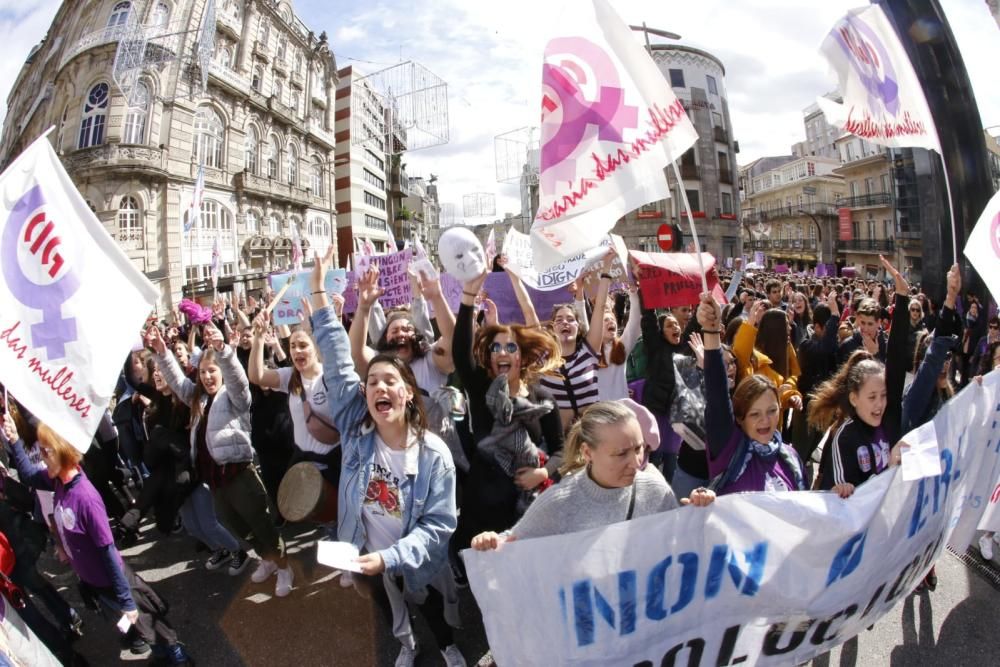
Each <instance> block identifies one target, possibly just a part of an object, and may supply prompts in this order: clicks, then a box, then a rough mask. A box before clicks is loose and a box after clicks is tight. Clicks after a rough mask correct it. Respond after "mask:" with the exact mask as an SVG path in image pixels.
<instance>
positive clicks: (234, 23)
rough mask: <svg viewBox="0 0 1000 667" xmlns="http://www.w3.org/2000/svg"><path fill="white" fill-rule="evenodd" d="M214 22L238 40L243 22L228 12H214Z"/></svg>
mask: <svg viewBox="0 0 1000 667" xmlns="http://www.w3.org/2000/svg"><path fill="white" fill-rule="evenodd" d="M215 20H216V22H217V23H218V24H219V26H220V27H222V28H224V29H225V30H226V32H228V33H229V34H231V35H232V36H233V37H237V38H239V36H240V33H242V32H243V21H241V20H240V19H238V18H236V17H235V16H233V15H232V14H230V13H229V12H226V11H221V12H219V11H217V12H215Z"/></svg>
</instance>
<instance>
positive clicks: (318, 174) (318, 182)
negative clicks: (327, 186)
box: [311, 158, 323, 197]
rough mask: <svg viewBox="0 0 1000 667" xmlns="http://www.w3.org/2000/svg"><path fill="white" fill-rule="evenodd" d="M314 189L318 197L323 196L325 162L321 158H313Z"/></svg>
mask: <svg viewBox="0 0 1000 667" xmlns="http://www.w3.org/2000/svg"><path fill="white" fill-rule="evenodd" d="M311 175H312V191H313V194H314V195H316V196H317V197H322V196H323V163H322V162H320V161H319V158H313V164H312V174H311Z"/></svg>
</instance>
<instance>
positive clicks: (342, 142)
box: [334, 65, 392, 266]
mask: <svg viewBox="0 0 1000 667" xmlns="http://www.w3.org/2000/svg"><path fill="white" fill-rule="evenodd" d="M337 76H338V84H337V92H336V102H335V107H334V109H335V110H334V129H335V135H334V136H335V138H336V140H337V146H336V155H335V165H336V168H335V174H336V180H335V181H334V199H335V206H336V210H337V244H338V245H337V251H338V255H339V261H340V265H341V266H346V265H347V262H348V258H349V257H350V255H351V254H352V253H354V252H357V251H359V250H361V249H362V247H363V243H364V242H365V240H366V239H367V240H370V241H371V242H372V244H373V245H374V247H375V250H376V251H377V252H380V253H381V252H386V251H387V250H389V239H390V227H389V216H390V210H389V209H390V206H391V205H390V194H391V193H390V184H389V176H390V173H391V168H392V165H391V163H390V162H389V160H390V157H389V156H387V154H386V148H387V147H386V139H387V135H386V134H385V117H386V114H385V108H384V106H383V104H382V101H381V97H380V96H379V95H378V94H377V93H376V92H375V91H374V90H371V89H370V88H369V87H368V86H366V85H364V84H363V83H362V84H359V85H355V82H357V81H360V80H362V79H363V78H364V75H363V74H360V73H359V72H357V71H356V70H355V69H354V68H353V67H352V66H350V65H348V66H347V67H344V68H343V69H341V70H340V71H339V72H337ZM355 95H359V96H361V98H362V99H358V100H356V99H354V97H355ZM352 110H353V111H352ZM352 114H354V115H353V116H352ZM355 132H363V133H364V135H365V136H366V137H368V138H367V140H366V141H365V142H364V143H359V142H356V141H354V140H353V137H352V133H355Z"/></svg>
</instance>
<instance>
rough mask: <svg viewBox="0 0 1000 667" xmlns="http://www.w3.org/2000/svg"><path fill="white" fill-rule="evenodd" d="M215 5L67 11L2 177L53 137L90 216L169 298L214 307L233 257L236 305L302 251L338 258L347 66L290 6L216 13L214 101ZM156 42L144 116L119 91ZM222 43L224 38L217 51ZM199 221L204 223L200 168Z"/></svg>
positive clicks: (40, 63)
mask: <svg viewBox="0 0 1000 667" xmlns="http://www.w3.org/2000/svg"><path fill="white" fill-rule="evenodd" d="M205 5H206V0H132V1H131V2H130V1H128V0H92V1H90V2H64V3H63V4H62V6H61V7H60V9H59V11H58V12H57V14H56V17H55V19H54V20H53V22H52V25H51V27H50V28H49V31H48V34H47V35H46V36H45V38H44V39H43V40H42V41H41V42H40V43H39V44H38V46H36V47H35V48H34V50H33V51H32V52H31V54H30V55H29V57H28V59H27V61H26V62H25V64H24V66H23V68H22V70H21V72H20V74H19V76H18V78H17V81H16V82H15V84H14V86H13V90H12V93H11V95H10V97H9V98H8V100H7V103H8V111H7V118H6V121H5V124H4V127H3V135H2V139H0V162H2V163H3V164H7V163H9V162H10V161H11V160H12V159H13V158H14V157H15V156H16V155H17V154H18V153H19V152H20V151H21V150H22V149H23V148H25V147H26V146H27V145H28V144H29V143H31V141H33V140H34V139H35V138H37V137H38V136H40V135H41V134H42V133H44V132H45V131H46V130H47V129H48V128H50V127H54V130H53V131H52V132H51V133H50V134H49V135H48V136H49V139H50V140H51V141H52V143H53V145H54V146H55V148H56V151H57V152H58V153H59V155H60V156H61V157H62V160H63V163H64V165H65V166H66V169H67V170H68V171H69V173H70V175H71V176H72V178H73V180H74V181H75V182H76V184H77V186H78V187H79V189H80V191H81V193H82V194H83V196H84V198H85V199H86V200H87V201H88V203H89V204H90V207H91V209H93V210H94V212H95V213H96V214H97V216H98V218H99V219H100V220H101V221H102V222H103V223H104V225H105V227H106V229H107V230H108V232H109V234H111V235H112V236H113V237H114V238H116V239H117V240H118V241H119V242H120V244H121V245H122V247H123V249H124V250H125V252H126V253H127V254H128V256H129V257H130V258H131V259H132V261H133V262H134V263H135V265H136V266H137V267H138V268H139V269H140V270H142V271H144V272H145V273H146V275H147V276H149V277H150V278H151V279H153V280H155V281H157V282H158V283H159V284H160V286H161V290H162V299H161V309H162V308H167V307H169V306H170V305H171V304H172V303H174V302H176V301H178V300H179V299H180V297H181V294H182V287H183V286H184V285H185V284H187V288H186V293H190V292H191V291H193V292H195V293H196V294H200V295H204V294H206V293H207V292H208V291H209V290H210V287H209V286H208V284H207V280H206V279H207V278H208V275H209V265H210V263H211V259H212V252H213V251H212V249H213V245H214V244H216V243H218V247H219V251H220V255H221V261H222V272H221V278H220V280H219V288H220V290H221V291H228V290H231V289H232V286H233V284H234V283H240V284H243V285H244V286H246V287H248V288H250V289H254V288H257V287H260V286H262V285H263V279H264V278H265V276H266V273H267V272H268V271H272V270H277V269H280V268H284V267H285V266H287V265H288V263H289V262H290V255H291V246H292V241H291V238H292V236H293V229H294V230H296V231H297V232H298V234H299V235H300V236H301V238H302V239H303V245H304V246H306V247H312V248H313V249H316V250H320V251H323V250H325V249H326V247H328V246H329V245H330V244H335V243H336V240H335V237H334V227H335V214H334V205H333V198H332V195H333V175H332V168H333V156H334V149H335V148H336V141H335V139H334V133H333V107H334V104H333V103H334V95H335V91H336V87H337V77H336V66H335V62H334V58H333V55H332V53H331V51H330V48H329V45H328V44H327V42H326V36H325V34H324V35H320V36H318V37H317V36H316V35H315V34H314V33H313V32H312V31H311V30H309V28H308V27H306V26H305V25H304V24H303V23H302V21H301V20H300V19H298V18H297V17H296V15H295V13H294V10H293V8H292V5H291V3H290V2H289V0H280V1H275V0H217V5H216V18H215V21H214V25H210V26H208V31H209V32H214V44H215V52H214V58H213V60H212V62H211V63H210V64H209V65H208V72H207V88H206V89H204V90H202V88H201V79H202V72H201V68H200V66H199V64H198V58H197V57H196V54H197V42H198V38H199V28H200V27H201V26H203V25H204V23H203V21H204V14H205ZM136 23H137V24H139V25H140V26H141V33H139V34H141V35H142V37H143V39H144V45H145V47H144V49H145V50H144V53H143V55H142V58H141V59H142V60H144V61H146V62H147V64H148V63H150V62H153V61H158V62H159V63H160V64H159V65H150V66H145V67H143V68H142V69H141V70H140V71H139V77H138V79H137V82H136V84H135V85H136V88H135V89H134V90H135V94H134V96H133V101H134V105H133V106H131V107H129V106H128V105H127V104H126V101H125V98H124V96H123V95H122V93H121V91H120V90H119V88H118V87H117V86H116V84H115V79H114V76H113V74H114V68H115V54H116V50H117V48H118V45H119V42H120V41H122V40H123V39H126V38H128V37H129V35H134V34H136V33H135V32H133V31H134V30H135V29H136V28H135V24H136ZM211 38H212V37H210V39H211ZM200 168H203V169H204V184H205V186H204V196H203V200H202V204H201V212H200V215H199V216H196V217H197V218H199V222H198V223H197V224H196V225H194V226H193V228H192V229H191V230H190V231H187V232H184V231H183V226H184V224H185V223H186V222H187V220H188V218H189V214H190V212H191V206H192V201H193V200H194V192H195V183H196V180H197V177H198V173H199V169H200Z"/></svg>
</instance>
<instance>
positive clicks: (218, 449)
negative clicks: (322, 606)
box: [147, 324, 292, 597]
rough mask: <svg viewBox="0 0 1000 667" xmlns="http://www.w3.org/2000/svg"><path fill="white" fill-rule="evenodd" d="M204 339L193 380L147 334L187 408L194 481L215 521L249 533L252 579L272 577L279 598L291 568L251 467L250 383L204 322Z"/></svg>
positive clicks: (156, 336)
mask: <svg viewBox="0 0 1000 667" xmlns="http://www.w3.org/2000/svg"><path fill="white" fill-rule="evenodd" d="M202 336H203V338H204V341H205V349H204V350H203V351H202V354H201V359H200V360H199V361H198V381H197V383H195V382H192V381H191V380H189V379H188V378H187V377H185V376H184V373H183V371H181V368H180V366H178V365H177V361H176V360H175V359H174V357H173V355H172V354H170V352H169V351H168V350H167V346H166V343H165V342H164V340H163V338H162V337H161V336H160V332H159V330H158V329H156V328H155V327H151V328H150V329H149V331H148V332H147V340H148V343H149V345H150V347H152V348H153V352H155V353H156V355H157V358H158V362H159V368H160V372H161V373H162V374H163V379H164V380H166V382H167V384H168V385H170V389H171V391H173V392H174V395H175V396H176V397H177V398H178V399H180V401H181V402H183V403H184V404H185V405H187V406H188V407H189V408H190V409H191V422H190V429H191V434H190V443H191V444H190V446H191V461H192V463H193V464H194V467H195V470H196V471H197V474H198V477H199V479H200V480H201V481H202V482H204V483H206V484H207V485H208V488H209V489H210V490H211V492H212V498H213V500H214V505H215V511H216V513H217V514H218V516H219V519H220V521H221V522H222V524H223V525H224V526H226V527H227V528H228V529H229V530H230V532H232V533H233V534H234V535H246V534H247V533H252V534H253V538H252V541H251V543H252V544H253V546H254V549H256V550H257V554H258V555H259V556H260V557H261V561H260V564H259V565H258V566H257V569H256V570H254V573H253V575H251V577H250V578H251V580H252V581H253V582H254V583H257V584H259V583H263V582H264V581H266V580H267V579H268V578H270V576H271V575H272V574H275V573H277V584H276V585H275V588H274V594H275V595H277V596H278V597H284V596H286V595H288V594H289V593H290V592H291V590H292V568H291V567H289V565H288V560H287V558H286V556H285V543H284V541H283V540H282V539H281V536H280V535H279V534H278V529H277V528H276V527H275V525H274V517H273V516H272V515H271V510H270V508H269V504H268V499H267V491H266V490H265V489H264V483H263V482H262V481H261V479H260V476H259V475H258V474H257V470H256V469H255V468H254V467H253V448H252V447H251V446H250V400H251V399H250V382H249V381H248V380H247V376H246V374H245V373H244V372H243V367H242V366H240V363H239V361H238V360H237V359H236V352H235V351H234V350H233V348H232V347H230V346H229V345H226V344H225V340H224V339H223V337H222V332H221V331H219V329H218V328H216V327H215V326H214V325H212V324H206V325H205V328H204V331H203V334H202ZM237 557H239V558H246V557H247V556H246V553H245V552H242V551H241V552H238V553H237V554H236V555H234V556H233V563H232V564H230V568H232V567H233V564H236V559H237Z"/></svg>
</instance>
